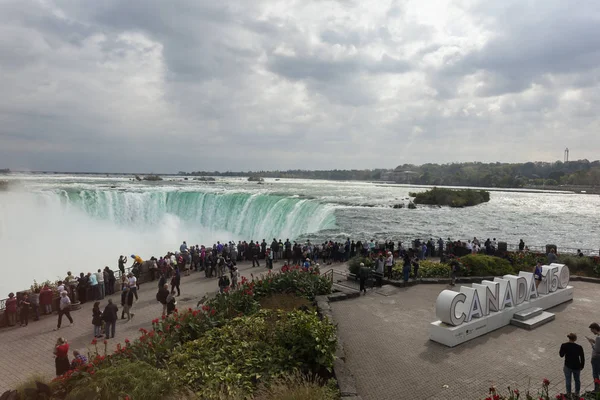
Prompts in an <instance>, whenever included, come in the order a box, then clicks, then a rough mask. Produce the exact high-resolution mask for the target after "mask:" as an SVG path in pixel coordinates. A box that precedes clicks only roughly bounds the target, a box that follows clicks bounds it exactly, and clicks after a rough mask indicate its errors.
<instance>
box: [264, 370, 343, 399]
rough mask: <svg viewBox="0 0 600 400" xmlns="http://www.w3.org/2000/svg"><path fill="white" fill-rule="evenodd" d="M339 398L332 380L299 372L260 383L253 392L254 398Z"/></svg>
mask: <svg viewBox="0 0 600 400" xmlns="http://www.w3.org/2000/svg"><path fill="white" fill-rule="evenodd" d="M339 398H340V393H339V390H338V389H337V386H336V382H335V381H334V380H332V381H329V382H323V381H321V380H320V379H318V378H316V377H313V376H306V375H302V374H299V373H295V374H292V375H287V376H284V377H281V378H278V379H276V380H275V381H274V382H272V383H270V384H269V385H268V386H267V385H261V386H260V387H259V388H258V390H257V391H256V393H255V394H254V400H338V399H339Z"/></svg>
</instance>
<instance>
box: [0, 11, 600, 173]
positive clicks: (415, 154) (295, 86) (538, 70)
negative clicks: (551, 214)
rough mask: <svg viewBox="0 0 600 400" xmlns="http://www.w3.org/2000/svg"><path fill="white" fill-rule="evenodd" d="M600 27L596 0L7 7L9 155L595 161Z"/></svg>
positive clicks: (4, 111) (157, 163) (216, 161)
mask: <svg viewBox="0 0 600 400" xmlns="http://www.w3.org/2000/svg"><path fill="white" fill-rule="evenodd" d="M599 22H600V3H599V2H597V1H590V0H585V1H579V2H576V3H573V2H565V1H561V0H544V1H542V0H538V1H530V2H522V1H517V0H510V1H502V2H500V1H497V2H489V1H483V0H481V1H478V0H468V1H467V0H436V1H432V0H422V1H418V2H417V1H399V0H394V1H387V0H386V1H382V2H368V3H367V2H360V1H343V0H338V1H335V0H312V1H303V2H299V1H291V0H289V1H288V0H256V1H251V2H250V1H248V2H234V1H221V2H214V1H208V0H176V1H170V2H167V1H161V0H127V1H125V0H103V1H100V2H90V1H80V0H56V1H51V0H45V1H38V2H24V1H20V0H18V1H10V0H6V1H4V2H1V3H0V87H2V89H3V96H1V97H0V159H1V160H3V163H8V164H9V165H7V166H9V167H11V166H12V167H14V168H17V167H23V168H35V169H66V170H77V169H88V170H107V169H112V170H115V171H119V170H135V171H143V170H146V171H149V170H151V171H177V170H192V169H193V170H198V169H207V170H213V169H244V170H248V169H269V168H306V167H310V168H361V167H381V166H383V167H394V166H395V165H396V164H397V163H399V161H397V160H398V159H399V158H402V160H403V161H406V162H413V163H416V164H419V163H422V162H426V161H437V162H445V161H453V160H463V161H465V160H467V159H478V160H482V161H486V160H493V161H495V160H500V161H513V160H528V159H532V158H534V159H535V158H536V157H538V156H539V157H547V156H548V154H551V152H553V151H554V149H561V148H564V146H567V145H568V146H569V147H570V148H573V149H574V150H573V151H574V152H577V151H579V153H580V154H581V158H583V157H589V158H593V156H594V155H593V154H592V150H591V149H593V148H594V147H597V146H598V145H600V139H599V138H598V135H596V132H597V131H598V129H600V126H599V123H598V118H597V117H596V110H597V109H598V107H599V106H600V95H599V94H598V93H599V92H600V90H598V89H599V85H600V67H599V66H600V39H599V38H600V35H599V34H598V33H599V28H598V27H599V26H600V24H599ZM570 137H572V138H577V140H578V142H585V143H586V146H585V148H581V149H579V150H577V145H576V143H571V144H569V143H568V139H566V138H570ZM515 141H518V142H519V143H520V146H519V148H517V149H515V148H514V145H512V144H511V143H514V142H515ZM382 143H385V144H387V145H385V146H382V145H381V144H382ZM448 143H455V144H456V143H460V144H461V145H460V149H461V151H455V152H448V151H445V150H444V149H445V148H446V145H447V144H448ZM491 143H492V144H494V145H493V146H492V145H490V144H491ZM558 156H560V154H558ZM577 157H579V155H578V156H577ZM0 167H2V168H3V166H0Z"/></svg>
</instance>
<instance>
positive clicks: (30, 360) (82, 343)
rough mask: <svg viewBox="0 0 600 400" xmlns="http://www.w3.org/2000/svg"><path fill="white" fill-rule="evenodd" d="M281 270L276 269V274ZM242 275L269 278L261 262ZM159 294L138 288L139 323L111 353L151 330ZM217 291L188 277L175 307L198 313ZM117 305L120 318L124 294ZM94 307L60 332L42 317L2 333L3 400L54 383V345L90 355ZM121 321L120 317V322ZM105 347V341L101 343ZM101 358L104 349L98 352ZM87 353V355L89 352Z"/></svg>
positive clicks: (125, 327)
mask: <svg viewBox="0 0 600 400" xmlns="http://www.w3.org/2000/svg"><path fill="white" fill-rule="evenodd" d="M279 266H281V264H275V265H274V269H277V268H278V267H279ZM238 268H239V269H240V274H241V275H242V276H245V277H247V278H250V274H254V275H255V276H258V275H260V274H261V273H266V272H267V270H266V268H264V261H263V260H261V267H256V268H252V267H251V263H248V262H244V263H239V264H238ZM157 290H158V281H154V282H148V283H144V284H142V285H141V286H140V292H139V301H138V302H137V303H135V304H134V305H133V307H132V310H131V311H132V312H133V313H134V314H135V317H134V318H133V319H132V320H131V321H130V322H127V320H119V321H118V322H117V329H116V335H115V339H110V340H109V342H110V346H109V351H110V352H112V351H113V350H114V349H116V346H117V343H121V344H122V345H124V344H125V339H126V338H128V339H130V340H133V339H134V338H137V337H138V336H139V334H140V333H139V329H140V328H146V329H149V328H150V327H151V326H152V323H151V321H152V320H153V319H154V318H158V317H160V315H161V313H162V305H161V304H160V303H158V302H157V301H156V292H157ZM217 291H218V285H217V279H216V278H205V277H204V272H193V273H192V274H191V275H190V276H188V277H185V276H182V277H181V297H178V298H177V303H178V304H177V307H178V308H179V309H186V308H188V307H192V308H195V307H196V304H197V303H198V300H200V299H201V298H202V297H203V296H204V295H209V296H210V295H214V294H215V293H216V292H217ZM111 297H112V299H113V302H114V303H115V304H117V305H118V307H119V314H120V312H121V308H122V307H121V296H120V293H118V294H115V295H113V296H111ZM106 304H107V302H106V299H105V300H103V301H102V302H101V306H100V308H101V309H102V310H103V309H104V306H105V305H106ZM92 306H93V302H87V303H85V304H83V305H82V307H81V309H79V310H77V311H72V312H71V315H72V317H73V320H74V321H75V323H74V325H73V326H69V320H68V319H66V318H63V327H62V328H61V329H60V330H59V331H54V330H53V329H54V328H56V324H57V320H58V316H57V314H56V313H54V315H52V316H43V317H42V319H41V320H40V321H37V322H33V321H32V320H31V319H30V321H29V325H28V326H27V327H24V328H21V327H19V326H16V327H11V328H3V329H0V354H2V357H1V358H0V394H1V393H3V392H4V391H5V390H8V389H12V388H14V387H15V386H16V385H17V384H18V383H19V382H21V381H22V380H24V379H27V378H28V377H30V376H32V375H34V374H37V375H43V376H46V377H48V378H53V377H54V371H55V370H54V355H53V354H52V351H53V349H54V345H55V343H56V339H57V338H58V337H60V336H62V337H64V338H66V339H67V340H68V342H69V345H70V351H69V359H71V358H72V356H71V355H72V351H73V350H80V351H81V350H83V351H82V354H87V349H92V348H93V346H92V345H90V342H91V341H92V339H93V338H94V333H93V332H94V331H93V329H94V327H93V325H92ZM119 317H120V316H119ZM99 342H100V343H102V341H99ZM98 347H99V350H100V351H101V352H102V351H103V347H104V345H103V344H101V345H99V346H98ZM86 348H87V349H86Z"/></svg>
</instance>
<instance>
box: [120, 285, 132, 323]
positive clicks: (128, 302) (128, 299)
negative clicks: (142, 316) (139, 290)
mask: <svg viewBox="0 0 600 400" xmlns="http://www.w3.org/2000/svg"><path fill="white" fill-rule="evenodd" d="M121 305H122V306H123V311H122V312H121V319H125V314H127V321H131V318H133V316H134V315H135V314H133V313H132V312H130V311H131V307H132V306H133V292H132V291H131V288H130V287H126V288H125V289H123V293H122V294H121Z"/></svg>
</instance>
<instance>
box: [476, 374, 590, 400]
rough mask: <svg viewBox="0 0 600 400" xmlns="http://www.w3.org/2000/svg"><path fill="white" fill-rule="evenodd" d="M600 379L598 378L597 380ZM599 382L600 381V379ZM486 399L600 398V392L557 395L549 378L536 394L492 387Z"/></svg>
mask: <svg viewBox="0 0 600 400" xmlns="http://www.w3.org/2000/svg"><path fill="white" fill-rule="evenodd" d="M597 381H598V380H597ZM597 383H600V381H598V382H597ZM484 399H485V400H519V399H523V400H551V399H552V400H553V399H557V400H600V394H596V393H593V392H587V393H583V394H581V395H580V396H579V397H575V396H574V395H573V396H567V395H565V394H562V393H559V394H556V395H551V394H550V381H549V380H548V379H544V380H543V381H542V385H541V387H540V389H539V390H538V391H537V393H536V394H532V393H531V392H530V391H527V392H524V393H521V392H520V391H519V390H518V389H511V388H510V387H508V388H507V389H506V391H500V390H498V389H496V388H495V387H491V388H490V390H489V393H488V396H487V397H485V398H484Z"/></svg>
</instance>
